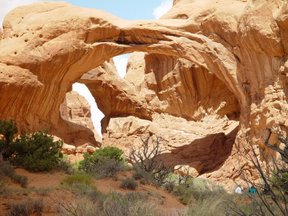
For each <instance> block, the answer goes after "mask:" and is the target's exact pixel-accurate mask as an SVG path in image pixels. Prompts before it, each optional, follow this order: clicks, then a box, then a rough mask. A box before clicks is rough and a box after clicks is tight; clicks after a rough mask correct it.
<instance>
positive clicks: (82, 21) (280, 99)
mask: <svg viewBox="0 0 288 216" xmlns="http://www.w3.org/2000/svg"><path fill="white" fill-rule="evenodd" d="M287 27H288V5H287V3H285V2H283V1H281V0H269V1H268V0H267V1H263V0H257V1H243V0H229V3H227V0H217V1H216V0H177V1H175V2H174V6H173V8H172V10H170V11H169V12H168V13H167V14H166V15H164V16H163V17H162V18H161V19H160V20H155V21H133V22H132V21H126V20H121V19H119V18H117V17H113V16H112V15H109V14H106V13H105V12H102V11H98V10H94V9H84V8H78V7H75V6H72V5H69V4H66V3H43V2H42V3H37V4H33V5H30V6H23V7H19V8H17V9H15V10H14V11H12V12H10V13H9V14H8V15H7V16H6V18H5V20H4V26H3V33H1V34H2V38H1V40H0V50H1V52H0V92H1V94H0V100H1V102H2V103H1V104H0V118H12V119H15V120H16V121H17V123H18V125H19V126H20V128H22V129H24V128H25V130H31V131H33V130H39V129H40V130H41V129H48V130H49V131H50V132H51V133H53V134H55V135H57V136H59V137H62V138H63V139H64V140H65V141H66V142H67V143H69V141H71V134H75V133H77V131H79V127H83V126H80V125H77V127H75V124H71V122H68V121H66V120H63V119H62V118H61V116H60V113H59V107H60V104H61V103H62V102H63V100H64V98H65V94H66V93H67V92H69V91H71V86H72V83H74V82H82V83H85V84H86V85H87V86H88V87H89V88H90V90H91V92H92V94H93V96H94V97H95V99H96V101H97V103H98V105H99V107H100V109H101V110H102V112H103V113H104V114H105V118H104V120H103V122H102V126H103V136H104V140H103V144H104V145H105V144H109V143H112V142H116V141H117V142H118V143H119V144H120V145H122V143H123V145H124V144H125V142H128V141H129V142H130V143H134V141H135V139H137V137H139V136H141V135H143V134H145V133H148V134H149V133H155V134H156V135H159V136H162V137H165V136H168V137H166V138H167V140H168V141H169V144H168V146H169V148H170V150H169V148H168V150H169V151H170V153H171V154H172V155H171V157H173V158H176V159H177V160H179V161H181V160H184V161H185V163H186V164H189V165H191V166H195V167H196V168H197V169H198V171H199V173H201V174H202V173H206V176H207V177H209V178H212V179H216V180H219V181H228V180H230V181H232V180H234V179H238V178H239V176H240V175H241V171H242V170H251V165H250V164H249V163H247V160H246V159H245V156H244V155H245V154H246V153H247V151H249V148H251V146H250V144H251V145H252V144H253V145H258V146H260V147H261V148H263V139H264V138H265V134H266V133H265V132H266V129H267V128H277V129H279V130H281V131H282V132H287V127H288V120H287V117H288V103H287V93H288V86H287V83H288V61H287V51H288V47H287V43H286V41H287V39H288V38H287V37H288V30H287V29H288V28H287ZM134 51H137V52H142V54H139V53H138V54H135V55H134V56H133V58H132V59H131V61H130V63H129V70H128V73H127V76H126V78H125V79H124V80H120V79H119V77H117V76H116V75H115V71H114V72H113V70H115V68H113V64H112V62H111V61H110V59H111V58H112V57H113V56H116V55H120V54H124V53H130V52H134ZM95 68H96V69H95ZM87 72H88V73H87ZM159 116H160V117H159ZM131 118H132V119H131ZM159 119H162V120H161V121H160V120H159ZM238 121H239V122H238ZM177 122H181V126H179V125H178V126H177V127H176V126H175V125H177ZM203 123H204V125H205V126H203V127H202V126H201V125H202V124H203ZM191 124H195V125H194V126H193V127H194V128H195V130H188V132H187V130H185V129H184V128H189V127H190V126H189V125H191ZM238 124H239V127H238V129H236V128H237V125H238ZM135 125H136V126H135ZM211 125H216V126H214V127H212V126H211ZM175 127H176V128H175ZM133 128H135V129H133ZM153 128H154V129H153ZM201 128H202V129H203V131H204V132H203V133H201V136H196V135H197V133H198V131H199V130H201ZM211 128H212V129H213V130H210V129H211ZM131 130H132V132H131ZM235 130H238V133H237V134H236V132H235ZM223 133H224V134H223ZM187 134H188V137H189V138H188V139H186V138H187ZM195 134H196V135H195ZM134 135H135V137H133V136H134ZM81 136H82V137H85V141H87V142H90V143H96V140H95V138H94V134H93V132H92V131H91V130H87V128H85V127H83V134H82V135H81ZM235 136H236V137H235ZM192 137H193V138H192ZM130 138H133V139H130ZM134 138H135V139H134ZM193 139H194V140H193ZM195 139H196V140H195ZM234 139H235V143H234V145H233V142H234ZM182 140H186V141H185V142H182ZM199 140H200V141H199ZM175 143H177V144H175ZM195 143H196V144H195ZM199 143H200V144H199ZM179 145H180V146H179ZM181 146H182V147H181ZM201 146H202V147H203V149H205V151H203V149H202V147H201ZM173 149H174V150H173ZM175 149H176V150H175ZM218 149H223V151H219V152H218V151H216V150H218ZM215 151H216V152H217V153H216V155H217V156H216V158H219V160H217V163H215V164H214V165H213V163H212V162H213V160H211V159H210V158H213V152H215ZM187 152H188V153H187ZM190 152H191V154H190ZM243 152H245V153H243ZM168 153H169V152H168ZM264 153H265V149H264ZM181 155H182V156H181ZM189 155H191V158H189ZM179 157H180V158H179ZM187 158H188V159H189V160H187ZM197 158H198V159H197ZM177 160H176V161H177ZM203 161H206V162H203ZM183 163H184V162H183ZM195 164H196V165H195ZM207 173H208V174H207Z"/></svg>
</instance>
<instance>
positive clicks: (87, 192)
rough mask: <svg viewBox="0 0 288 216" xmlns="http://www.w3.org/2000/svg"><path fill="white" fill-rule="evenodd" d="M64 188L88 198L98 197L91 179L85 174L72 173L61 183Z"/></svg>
mask: <svg viewBox="0 0 288 216" xmlns="http://www.w3.org/2000/svg"><path fill="white" fill-rule="evenodd" d="M62 184H63V186H64V187H66V188H68V189H70V190H72V191H73V192H75V193H76V194H78V195H81V196H88V197H91V198H93V197H100V196H99V192H98V190H97V188H96V186H95V185H94V183H93V178H92V177H91V176H90V175H88V174H87V173H74V174H72V175H70V176H67V177H66V178H64V180H63V181H62Z"/></svg>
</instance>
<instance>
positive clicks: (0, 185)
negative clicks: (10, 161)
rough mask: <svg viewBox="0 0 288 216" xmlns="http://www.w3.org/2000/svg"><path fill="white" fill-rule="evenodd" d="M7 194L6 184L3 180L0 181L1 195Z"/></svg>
mask: <svg viewBox="0 0 288 216" xmlns="http://www.w3.org/2000/svg"><path fill="white" fill-rule="evenodd" d="M5 192H6V184H5V182H4V181H3V180H2V179H0V195H1V194H4V193H5Z"/></svg>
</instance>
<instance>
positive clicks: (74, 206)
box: [58, 197, 100, 216]
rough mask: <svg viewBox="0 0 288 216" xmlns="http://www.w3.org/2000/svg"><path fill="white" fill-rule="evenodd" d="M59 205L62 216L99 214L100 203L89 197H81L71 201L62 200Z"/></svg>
mask: <svg viewBox="0 0 288 216" xmlns="http://www.w3.org/2000/svg"><path fill="white" fill-rule="evenodd" d="M58 205H59V215H60V216H95V215H100V214H99V208H98V205H97V204H96V203H95V202H93V201H91V200H90V199H87V198H86V197H81V198H79V199H78V200H77V201H71V202H68V203H67V202H60V203H58Z"/></svg>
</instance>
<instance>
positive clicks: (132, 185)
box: [121, 178, 138, 190]
mask: <svg viewBox="0 0 288 216" xmlns="http://www.w3.org/2000/svg"><path fill="white" fill-rule="evenodd" d="M137 187H138V184H137V182H136V181H135V179H133V178H126V179H124V180H123V181H122V183H121V188H124V189H129V190H136V188H137Z"/></svg>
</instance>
